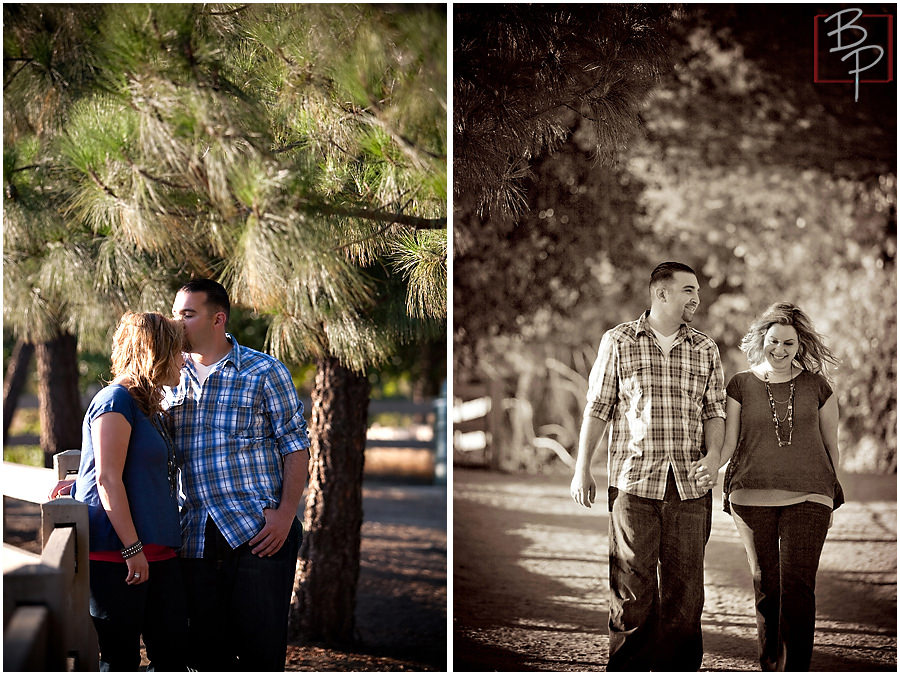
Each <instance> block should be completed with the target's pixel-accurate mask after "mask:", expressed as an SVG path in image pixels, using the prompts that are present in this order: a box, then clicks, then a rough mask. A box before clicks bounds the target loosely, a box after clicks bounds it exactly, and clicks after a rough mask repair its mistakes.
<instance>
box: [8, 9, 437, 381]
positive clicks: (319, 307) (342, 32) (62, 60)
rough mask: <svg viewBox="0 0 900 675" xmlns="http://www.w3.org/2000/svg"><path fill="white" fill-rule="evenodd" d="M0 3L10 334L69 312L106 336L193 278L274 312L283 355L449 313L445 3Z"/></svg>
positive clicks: (273, 338)
mask: <svg viewBox="0 0 900 675" xmlns="http://www.w3.org/2000/svg"><path fill="white" fill-rule="evenodd" d="M4 19H5V20H4V26H5V27H4V38H5V40H4V64H5V91H4V98H5V102H6V105H5V106H4V114H5V124H4V180H5V186H6V195H7V199H6V201H5V206H4V211H5V214H4V215H5V223H6V225H5V235H6V245H5V247H4V262H5V268H4V273H5V284H4V293H5V302H4V312H5V318H6V321H7V323H8V324H9V325H11V326H12V327H13V329H14V330H15V331H16V332H17V333H18V334H19V335H23V336H28V337H30V338H39V337H41V336H45V335H46V334H48V333H52V331H53V330H54V328H55V326H56V324H59V323H61V324H62V325H63V326H64V327H66V328H67V329H69V330H71V331H72V332H75V333H77V334H78V335H79V336H80V337H81V339H82V340H83V341H85V342H86V343H88V344H96V343H97V342H99V341H101V340H102V339H103V338H105V335H106V330H107V329H108V327H109V325H110V323H111V322H114V321H115V318H116V316H115V315H116V314H117V313H118V311H119V309H121V308H123V307H124V306H125V305H129V306H131V307H150V308H153V309H160V308H165V307H167V306H168V303H169V302H170V301H171V288H172V280H173V279H179V280H180V279H183V278H184V277H188V276H191V275H204V276H214V277H217V278H219V279H220V280H221V281H223V282H224V283H225V285H226V286H227V287H228V288H229V290H230V291H231V293H232V295H233V298H234V300H235V301H236V302H237V303H239V304H244V305H247V306H249V307H252V308H254V309H256V310H258V311H260V312H264V313H270V314H272V315H273V321H272V326H271V329H270V334H269V345H270V347H271V348H272V349H273V351H274V352H275V353H276V354H277V355H279V356H281V357H283V358H285V359H286V360H291V361H297V360H300V359H310V358H315V357H317V356H320V355H322V354H324V353H329V354H334V355H338V356H340V357H341V359H342V360H344V361H345V362H346V363H347V364H348V365H350V366H351V367H353V368H355V369H362V368H364V367H365V366H366V365H367V364H370V363H377V362H379V361H382V360H383V359H384V358H385V357H386V355H389V354H390V353H392V352H394V351H396V349H397V346H398V345H401V344H406V343H408V342H409V340H410V339H411V338H412V337H413V336H415V335H417V334H421V329H422V328H423V327H425V328H427V327H428V326H431V328H430V330H431V331H432V332H434V330H440V326H439V324H440V320H441V319H442V318H443V317H444V315H445V313H446V306H445V305H446V300H445V298H446V293H445V288H446V236H445V231H446V230H445V228H446V222H445V221H446V187H445V185H446V132H445V124H444V120H445V112H444V110H445V106H446V102H445V97H444V95H443V92H444V83H445V81H446V63H445V61H446V59H445V58H444V56H443V55H444V54H445V41H444V37H443V36H444V28H445V27H444V23H445V17H444V14H443V12H442V11H441V9H440V8H438V7H437V6H427V5H425V6H421V5H420V6H409V7H400V6H397V7H382V6H375V5H360V6H345V5H180V4H171V5H141V4H134V5H121V6H119V5H116V6H113V5H83V6H67V5H7V6H5V7H4ZM398 290H399V291H400V298H399V301H398V298H397V291H398ZM112 308H116V309H115V311H110V310H111V309H112ZM98 317H99V319H100V320H99V321H98ZM91 338H94V340H93V342H92V341H91Z"/></svg>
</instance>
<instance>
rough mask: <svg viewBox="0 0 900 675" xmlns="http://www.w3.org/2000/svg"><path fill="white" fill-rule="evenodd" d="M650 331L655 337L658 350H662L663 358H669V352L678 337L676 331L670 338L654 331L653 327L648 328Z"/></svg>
mask: <svg viewBox="0 0 900 675" xmlns="http://www.w3.org/2000/svg"><path fill="white" fill-rule="evenodd" d="M650 330H652V331H653V334H654V335H655V336H656V341H657V342H658V343H659V348H660V349H662V353H663V356H665V357H666V358H669V352H671V351H672V347H673V346H674V345H675V339H676V338H677V337H678V331H677V330H676V331H675V332H674V333H672V334H671V335H670V336H668V337H666V336H665V335H663V334H662V333H660V332H659V331H658V330H656V329H655V328H654V327H653V326H650Z"/></svg>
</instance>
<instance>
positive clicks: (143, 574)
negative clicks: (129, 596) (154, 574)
mask: <svg viewBox="0 0 900 675" xmlns="http://www.w3.org/2000/svg"><path fill="white" fill-rule="evenodd" d="M125 564H126V565H128V575H127V576H126V577H125V583H126V584H128V585H129V586H137V585H138V584H145V583H147V582H148V581H149V580H150V563H148V562H147V556H145V555H144V554H143V552H141V553H138V554H137V555H133V556H131V557H130V558H128V559H127V560H126V561H125Z"/></svg>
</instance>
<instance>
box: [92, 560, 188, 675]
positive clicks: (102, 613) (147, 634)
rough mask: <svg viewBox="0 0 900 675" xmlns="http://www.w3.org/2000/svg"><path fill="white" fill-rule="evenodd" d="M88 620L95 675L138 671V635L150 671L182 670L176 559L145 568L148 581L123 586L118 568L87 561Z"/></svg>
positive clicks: (183, 621) (123, 570)
mask: <svg viewBox="0 0 900 675" xmlns="http://www.w3.org/2000/svg"><path fill="white" fill-rule="evenodd" d="M90 570H91V618H92V619H93V621H94V626H95V627H96V629H97V638H98V641H99V643H100V670H101V671H103V672H109V671H121V670H138V669H139V667H140V665H141V635H143V636H144V645H145V646H146V647H147V658H148V659H149V660H150V664H151V668H152V669H153V670H157V671H184V670H187V667H186V660H185V646H186V641H187V608H186V606H185V601H184V584H183V583H182V581H181V565H180V564H179V562H178V558H172V559H170V560H163V561H161V562H151V563H150V580H149V581H147V582H146V583H143V584H138V585H136V586H129V585H128V584H126V583H125V577H126V576H127V574H128V566H127V565H126V564H125V563H124V562H120V563H118V562H104V561H99V560H91V561H90Z"/></svg>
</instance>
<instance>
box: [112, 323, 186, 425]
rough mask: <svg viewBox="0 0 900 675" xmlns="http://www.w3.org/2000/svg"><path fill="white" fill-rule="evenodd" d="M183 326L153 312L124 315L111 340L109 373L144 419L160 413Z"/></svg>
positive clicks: (174, 365) (182, 343)
mask: <svg viewBox="0 0 900 675" xmlns="http://www.w3.org/2000/svg"><path fill="white" fill-rule="evenodd" d="M183 347H184V326H183V325H182V324H181V322H179V321H175V320H173V319H169V318H167V317H165V316H163V315H162V314H158V313H157V312H126V313H125V314H124V315H123V316H122V318H121V319H119V324H118V326H116V332H115V335H114V336H113V348H112V373H113V376H114V377H115V378H117V379H123V380H125V381H126V386H127V387H128V391H129V393H130V394H131V395H132V396H133V397H134V399H135V400H136V401H137V403H138V407H140V409H141V410H142V411H143V412H144V414H146V415H147V416H148V417H149V416H151V415H154V414H156V413H159V412H161V411H162V399H163V391H162V387H163V382H164V381H166V380H167V379H168V378H167V376H168V375H169V374H170V373H171V371H172V370H173V369H177V368H178V361H177V359H178V355H179V354H180V353H181V351H182V349H183Z"/></svg>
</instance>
